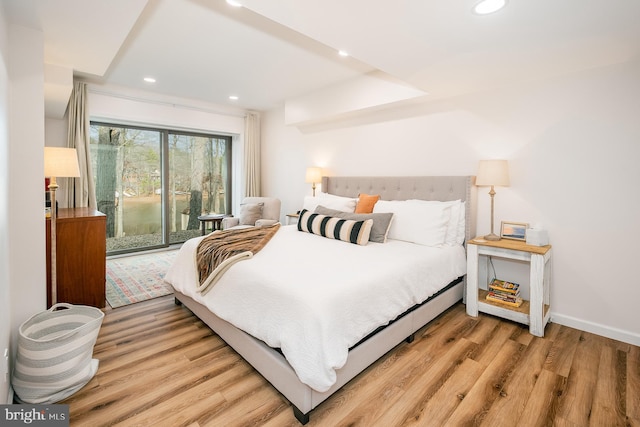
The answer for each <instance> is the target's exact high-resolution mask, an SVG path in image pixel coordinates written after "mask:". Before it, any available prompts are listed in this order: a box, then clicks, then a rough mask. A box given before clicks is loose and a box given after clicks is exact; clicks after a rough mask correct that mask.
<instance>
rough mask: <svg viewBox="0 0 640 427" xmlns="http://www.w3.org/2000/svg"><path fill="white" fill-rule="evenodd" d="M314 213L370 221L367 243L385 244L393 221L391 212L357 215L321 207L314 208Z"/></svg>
mask: <svg viewBox="0 0 640 427" xmlns="http://www.w3.org/2000/svg"><path fill="white" fill-rule="evenodd" d="M315 213H317V214H320V215H328V216H332V217H335V218H342V219H352V220H354V221H364V220H367V219H372V220H373V227H372V228H371V233H370V234H369V241H370V242H377V243H386V242H387V234H388V233H389V227H390V226H391V220H392V219H393V213H391V212H389V213H370V214H357V213H351V212H342V211H337V210H335V209H329V208H325V207H324V206H322V205H320V206H318V207H316V210H315Z"/></svg>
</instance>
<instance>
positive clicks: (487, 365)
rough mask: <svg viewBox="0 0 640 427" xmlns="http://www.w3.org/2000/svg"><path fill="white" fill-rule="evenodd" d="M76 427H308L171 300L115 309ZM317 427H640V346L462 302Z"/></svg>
mask: <svg viewBox="0 0 640 427" xmlns="http://www.w3.org/2000/svg"><path fill="white" fill-rule="evenodd" d="M94 355H95V357H96V358H98V359H99V360H100V368H99V370H98V374H97V375H96V376H95V377H94V378H93V379H92V380H91V382H90V383H89V384H87V386H85V387H84V388H83V389H82V390H81V391H80V392H78V393H76V394H75V395H73V396H72V397H70V398H69V399H67V400H66V401H64V402H61V403H68V404H69V405H70V415H71V425H72V426H105V425H122V426H181V425H184V426H194V427H195V426H299V425H300V424H299V423H298V422H297V420H296V419H295V417H294V416H293V413H292V410H291V406H290V405H289V403H288V402H287V401H286V400H285V399H284V398H283V397H282V396H281V395H280V394H279V393H278V392H277V391H276V390H275V389H274V388H273V387H272V386H271V385H270V384H269V383H268V382H267V381H266V380H264V379H263V378H262V377H261V376H260V375H259V374H258V373H256V372H255V371H254V370H253V369H252V368H251V366H249V365H248V364H247V363H246V362H245V361H244V360H243V359H242V358H241V357H239V356H238V355H237V354H236V353H235V352H234V351H233V350H232V349H231V348H230V347H228V346H227V345H226V344H225V343H224V342H223V341H222V340H221V339H220V338H219V337H218V336H217V335H215V334H213V333H212V332H211V330H210V329H209V328H208V327H207V326H206V325H204V324H203V323H202V322H200V321H199V320H198V319H197V318H196V317H195V316H193V315H192V314H191V312H190V311H189V310H188V309H186V308H184V307H181V306H176V305H174V303H173V297H172V296H168V297H162V298H158V299H155V300H151V301H147V302H144V303H139V304H135V305H131V306H127V307H122V308H118V309H114V310H108V311H107V314H106V316H105V320H104V322H103V325H102V329H101V331H100V336H99V338H98V342H97V343H96V346H95V349H94ZM307 425H309V426H332V427H333V426H385V427H386V426H400V425H402V426H405V425H416V426H438V427H439V426H466V425H484V426H492V427H493V426H509V427H512V426H550V425H555V426H634V427H640V348H639V347H636V346H632V345H629V344H625V343H621V342H618V341H614V340H610V339H607V338H603V337H599V336H596V335H593V334H589V333H586V332H581V331H578V330H575V329H571V328H568V327H564V326H560V325H557V324H553V323H551V324H549V325H548V326H547V328H546V330H545V337H544V338H537V337H534V336H532V335H530V334H529V333H528V329H527V328H526V327H524V326H521V325H518V324H515V323H511V322H508V321H504V320H500V319H497V318H494V317H491V316H488V315H483V314H481V315H480V317H478V318H472V317H469V316H467V315H466V313H465V309H464V306H463V305H462V304H461V303H459V304H457V305H455V306H454V307H452V308H451V309H449V310H448V311H447V312H446V313H444V314H443V315H441V316H440V317H439V318H437V319H436V320H434V321H433V322H431V323H430V324H429V325H427V326H426V327H424V328H422V329H421V330H420V331H418V333H417V334H416V339H415V340H414V341H413V342H412V343H411V344H408V343H402V344H400V345H399V346H398V347H396V348H395V349H394V350H392V351H391V352H389V353H388V354H387V355H386V356H385V357H383V358H382V359H381V360H379V361H378V362H376V363H375V364H374V365H372V366H371V367H370V368H369V369H368V370H366V371H365V372H364V373H362V374H360V375H359V376H358V377H356V378H355V379H354V380H353V381H351V382H350V383H349V384H347V385H346V386H345V387H343V388H342V389H341V390H340V391H339V392H338V393H336V394H335V395H334V396H332V397H331V398H330V399H328V400H327V401H325V402H324V403H323V404H321V405H320V406H319V407H318V408H317V409H316V410H314V411H313V412H312V413H311V420H310V422H309V424H307Z"/></svg>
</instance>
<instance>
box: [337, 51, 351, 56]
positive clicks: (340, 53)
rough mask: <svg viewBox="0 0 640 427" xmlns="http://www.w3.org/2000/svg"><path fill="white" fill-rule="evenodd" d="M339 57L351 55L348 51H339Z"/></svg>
mask: <svg viewBox="0 0 640 427" xmlns="http://www.w3.org/2000/svg"><path fill="white" fill-rule="evenodd" d="M338 55H340V56H349V53H348V52H347V51H344V50H339V51H338Z"/></svg>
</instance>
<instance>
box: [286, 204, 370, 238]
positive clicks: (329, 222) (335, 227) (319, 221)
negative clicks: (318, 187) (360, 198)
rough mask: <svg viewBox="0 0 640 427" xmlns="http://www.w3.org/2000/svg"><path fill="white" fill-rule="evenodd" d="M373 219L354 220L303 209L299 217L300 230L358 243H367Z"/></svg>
mask: <svg viewBox="0 0 640 427" xmlns="http://www.w3.org/2000/svg"><path fill="white" fill-rule="evenodd" d="M372 226H373V220H372V219H367V220H364V221H353V220H350V219H342V218H335V217H332V216H328V215H320V214H317V213H315V212H310V211H308V210H306V209H303V210H302V211H301V212H300V218H298V231H304V232H307V233H311V234H317V235H319V236H322V237H326V238H328V239H335V240H342V241H343V242H349V243H353V244H356V245H366V244H367V243H368V242H369V234H370V233H371V227H372Z"/></svg>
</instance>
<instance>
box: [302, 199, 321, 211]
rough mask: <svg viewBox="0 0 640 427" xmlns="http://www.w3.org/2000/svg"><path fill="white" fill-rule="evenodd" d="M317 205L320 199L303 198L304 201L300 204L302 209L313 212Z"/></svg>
mask: <svg viewBox="0 0 640 427" xmlns="http://www.w3.org/2000/svg"><path fill="white" fill-rule="evenodd" d="M319 204H320V197H312V196H305V197H304V201H303V202H302V209H306V210H308V211H311V212H313V211H315V210H316V208H317V207H318V205H319Z"/></svg>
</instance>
